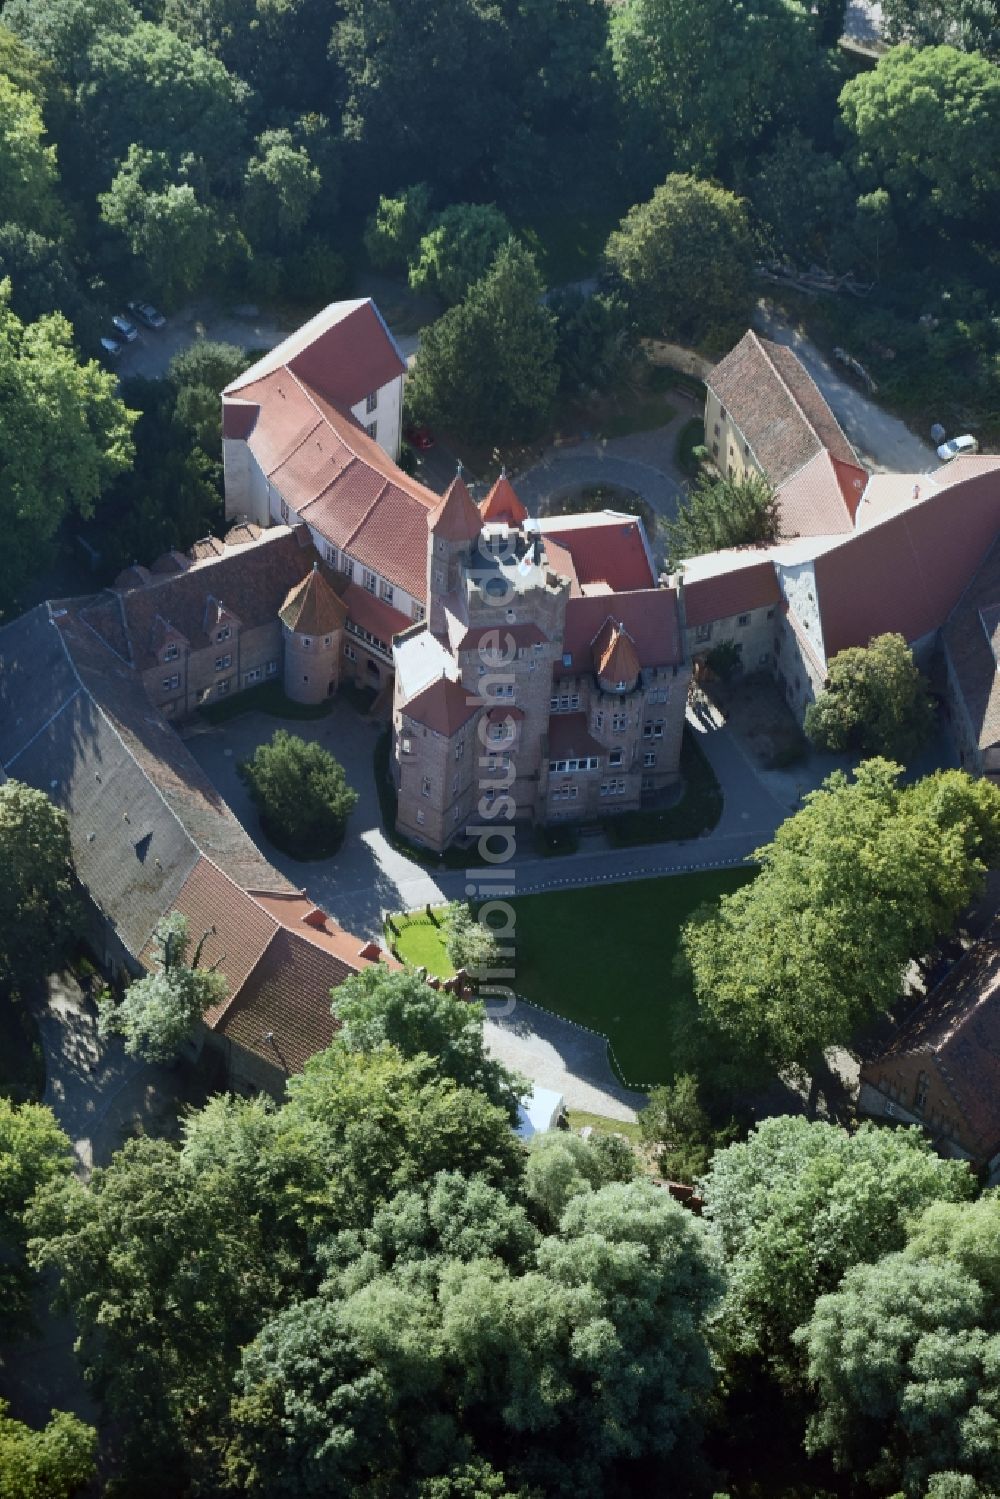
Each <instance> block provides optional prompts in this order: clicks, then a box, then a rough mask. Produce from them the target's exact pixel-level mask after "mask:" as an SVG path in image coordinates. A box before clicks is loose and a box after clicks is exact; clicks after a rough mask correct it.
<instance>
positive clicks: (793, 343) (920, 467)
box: [753, 301, 938, 474]
mask: <svg viewBox="0 0 1000 1499" xmlns="http://www.w3.org/2000/svg"><path fill="white" fill-rule="evenodd" d="M753 321H754V327H755V328H757V329H758V331H759V332H761V333H763V334H764V335H765V337H767V338H770V339H773V341H774V342H775V343H779V344H785V345H786V346H787V347H788V348H790V349H794V350H795V353H796V354H797V355H798V357H799V358H800V359H801V361H802V363H803V364H804V365H805V367H806V369H807V370H808V371H809V373H810V375H812V377H813V379H814V380H815V381H816V384H817V385H818V386H819V388H820V390H821V391H822V392H823V394H824V396H825V397H826V399H827V400H828V401H829V403H830V409H831V410H832V411H833V414H834V416H835V417H836V418H837V420H838V421H839V422H840V425H841V426H842V427H843V429H844V431H845V432H846V433H847V436H848V437H849V438H850V440H851V442H852V443H853V444H854V446H855V448H856V449H857V450H858V452H859V453H860V455H861V457H862V459H863V460H864V461H865V463H866V464H867V465H868V466H869V468H871V469H874V470H875V471H876V472H887V473H916V474H925V473H927V472H928V470H929V469H933V468H937V467H938V459H937V454H936V453H935V452H934V450H933V448H931V447H930V446H929V445H928V444H927V443H925V442H922V441H921V439H920V438H919V437H916V436H915V435H914V434H913V433H912V432H911V431H910V429H909V427H908V426H907V425H906V423H905V422H901V421H900V420H899V418H898V417H896V416H890V415H889V413H888V412H887V411H883V410H882V408H881V407H880V406H879V405H878V404H877V403H876V402H875V401H873V400H871V399H870V398H869V397H868V396H866V395H863V394H862V392H861V391H860V390H858V389H857V387H856V386H854V385H852V384H851V383H850V381H849V380H847V379H846V378H845V377H844V376H843V375H841V374H840V373H839V372H838V371H837V370H836V369H835V368H834V366H833V365H832V364H831V363H830V362H829V361H828V360H827V358H826V356H825V355H824V354H821V353H820V351H819V349H817V347H816V345H815V344H814V343H813V342H812V340H811V339H809V338H807V337H806V336H805V334H804V333H802V332H800V331H799V329H798V328H796V327H794V325H793V324H792V323H791V322H789V320H788V319H787V318H786V317H785V316H784V314H783V313H781V312H778V311H777V309H775V308H773V307H771V306H770V305H769V304H768V303H766V302H763V301H761V302H759V303H758V304H757V309H756V311H755V313H754V319H753Z"/></svg>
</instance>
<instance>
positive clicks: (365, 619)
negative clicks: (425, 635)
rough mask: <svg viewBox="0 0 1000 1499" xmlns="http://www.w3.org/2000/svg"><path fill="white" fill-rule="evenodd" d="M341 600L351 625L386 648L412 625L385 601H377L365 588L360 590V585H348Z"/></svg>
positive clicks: (410, 620)
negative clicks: (381, 642) (366, 633)
mask: <svg viewBox="0 0 1000 1499" xmlns="http://www.w3.org/2000/svg"><path fill="white" fill-rule="evenodd" d="M343 599H344V603H345V604H346V605H347V613H348V616H349V617H350V619H351V621H352V623H353V624H356V625H357V626H358V628H359V629H361V630H367V631H368V633H369V635H374V636H375V638H376V640H381V641H383V642H384V643H385V645H386V646H387V647H388V646H391V645H392V637H393V636H394V635H401V634H402V633H403V631H404V630H408V629H409V628H410V626H411V625H412V624H413V621H412V619H410V617H409V615H407V614H402V613H401V612H400V611H399V610H398V609H394V608H393V607H392V605H391V604H387V603H386V602H385V599H377V598H376V597H375V595H374V594H373V593H369V592H368V589H367V588H362V587H361V585H360V583H348V585H347V587H346V588H345V589H344V592H343Z"/></svg>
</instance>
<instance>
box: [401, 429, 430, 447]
mask: <svg viewBox="0 0 1000 1499" xmlns="http://www.w3.org/2000/svg"><path fill="white" fill-rule="evenodd" d="M403 436H404V437H405V438H406V440H407V442H408V443H409V444H410V446H411V447H412V448H416V450H417V452H418V453H426V452H427V450H428V448H432V447H433V446H434V433H433V432H432V431H431V429H430V427H406V428H404V431H403Z"/></svg>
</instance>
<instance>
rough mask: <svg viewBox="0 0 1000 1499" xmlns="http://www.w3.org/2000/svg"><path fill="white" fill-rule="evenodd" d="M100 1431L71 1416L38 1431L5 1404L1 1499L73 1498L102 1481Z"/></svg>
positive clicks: (63, 1414)
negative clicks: (98, 1462) (98, 1456)
mask: <svg viewBox="0 0 1000 1499" xmlns="http://www.w3.org/2000/svg"><path fill="white" fill-rule="evenodd" d="M96 1450H97V1432H96V1431H95V1430H94V1428H93V1427H92V1426H87V1425H85V1423H84V1422H83V1421H81V1420H79V1418H78V1417H76V1416H71V1415H70V1414H69V1413H68V1412H67V1411H53V1412H52V1419H51V1420H50V1421H49V1423H48V1425H47V1426H44V1427H42V1429H41V1430H40V1431H34V1430H32V1428H31V1427H30V1426H25V1425H24V1423H23V1422H21V1421H15V1420H13V1419H12V1418H11V1417H10V1416H9V1415H8V1414H7V1402H6V1401H5V1400H0V1499H70V1496H71V1495H73V1494H75V1493H77V1492H78V1491H79V1490H80V1489H82V1488H83V1486H84V1484H89V1483H91V1482H92V1480H93V1479H94V1478H95V1477H96V1474H97V1469H96V1466H95V1464H94V1456H95V1453H96Z"/></svg>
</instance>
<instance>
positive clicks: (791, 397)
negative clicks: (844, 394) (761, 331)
mask: <svg viewBox="0 0 1000 1499" xmlns="http://www.w3.org/2000/svg"><path fill="white" fill-rule="evenodd" d="M750 332H751V333H752V334H753V336H754V338H755V339H757V343H758V344H759V346H760V350H761V353H762V354H763V355H764V358H765V359H766V360H767V362H768V364H769V365H770V366H771V368H772V370H773V371H774V373H775V377H776V378H777V380H778V382H779V383H780V384H781V385H782V386H783V387H784V389H785V392H786V393H787V395H788V398H789V400H790V401H791V403H792V405H793V406H794V407H795V409H796V411H797V412H798V413H799V416H801V418H802V420H803V421H804V422H805V424H806V426H807V427H808V428H809V431H810V432H811V433H812V435H813V437H815V439H816V441H817V442H818V443H819V445H820V448H821V449H823V450H824V451H828V449H827V447H826V443H825V442H823V440H822V438H821V437H820V435H819V433H818V432H817V431H816V428H815V427H814V426H813V424H812V422H811V421H810V419H809V417H808V416H806V413H805V411H804V410H803V408H802V405H801V403H800V401H799V398H798V396H797V395H796V394H795V392H794V390H793V389H792V387H791V386H790V385H789V383H788V381H787V380H786V379H785V377H784V375H783V374H782V373H781V370H780V369H779V368H778V366H777V365H776V364H775V362H774V360H773V359H772V358H771V355H770V352H769V348H774V349H788V352H789V353H790V354H791V356H792V358H793V359H796V360H798V365H799V368H800V369H801V371H802V373H803V374H804V375H805V377H806V379H807V380H809V381H811V383H812V385H813V387H814V389H815V391H816V394H817V395H818V396H819V398H820V400H821V401H826V404H827V406H828V407H829V405H830V403H829V401H827V400H826V397H825V396H824V394H823V392H822V391H821V390H820V388H819V386H818V385H817V384H816V381H815V380H813V378H812V376H811V375H810V373H809V371H808V370H807V369H806V367H805V365H804V364H803V363H802V360H801V359H799V356H798V355H797V354H796V352H795V350H794V349H791V348H788V345H787V344H779V343H778V342H777V340H776V339H761V338H759V337H758V335H757V333H756V332H755V331H754V330H753V329H752V328H751V330H750ZM765 345H768V346H769V347H765ZM830 414H831V416H833V412H832V409H831V412H830ZM833 419H834V421H837V418H836V417H834V418H833ZM837 426H838V427H839V426H840V423H839V422H837ZM812 456H813V458H815V457H817V454H816V453H814V454H813V455H812ZM810 461H811V460H810Z"/></svg>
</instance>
